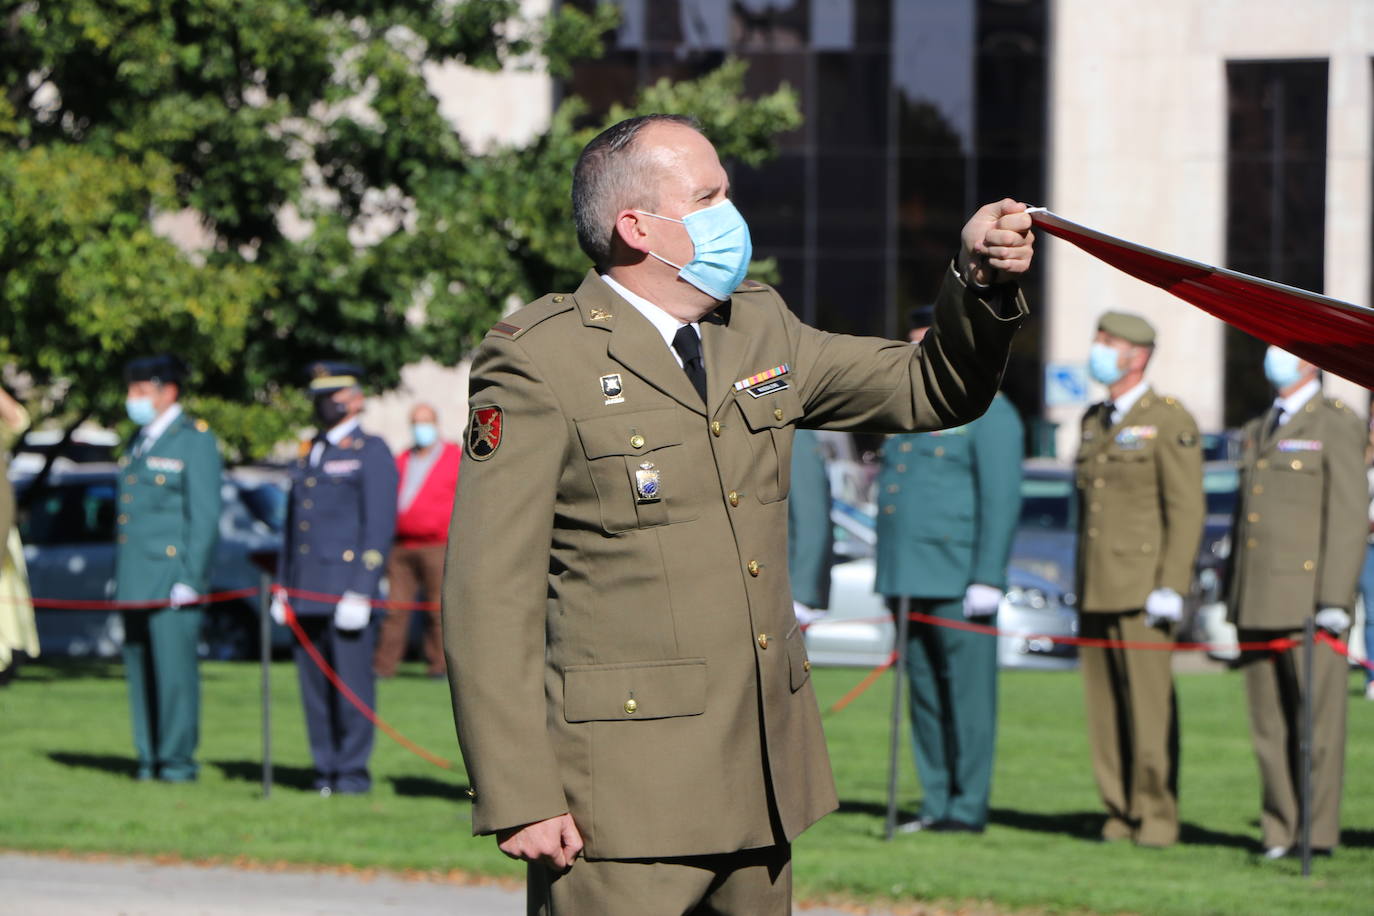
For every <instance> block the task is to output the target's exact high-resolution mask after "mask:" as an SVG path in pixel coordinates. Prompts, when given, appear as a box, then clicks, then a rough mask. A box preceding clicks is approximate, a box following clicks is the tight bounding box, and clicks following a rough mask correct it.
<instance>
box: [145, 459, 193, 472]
mask: <svg viewBox="0 0 1374 916" xmlns="http://www.w3.org/2000/svg"><path fill="white" fill-rule="evenodd" d="M147 464H148V470H150V471H167V472H169V473H172V474H180V473H181V472H182V470H183V469H184V468H185V467H186V462H184V461H182V460H181V459H180V458H159V457H157V456H149V457H148V462H147Z"/></svg>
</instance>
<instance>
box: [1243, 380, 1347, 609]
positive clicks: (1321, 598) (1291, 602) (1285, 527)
mask: <svg viewBox="0 0 1374 916" xmlns="http://www.w3.org/2000/svg"><path fill="white" fill-rule="evenodd" d="M1266 419H1267V414H1266V416H1262V417H1257V418H1255V419H1254V420H1251V421H1250V422H1249V423H1247V424H1245V428H1244V450H1243V452H1242V455H1241V478H1240V502H1239V503H1238V506H1237V513H1236V524H1235V528H1234V529H1233V532H1232V535H1231V540H1232V547H1231V551H1232V553H1231V570H1230V575H1229V577H1228V593H1229V597H1230V601H1229V613H1230V619H1231V621H1232V622H1233V623H1235V624H1237V625H1238V626H1240V627H1244V628H1246V629H1253V630H1292V629H1297V628H1299V627H1301V626H1302V625H1303V622H1304V621H1305V620H1306V619H1307V618H1308V617H1310V616H1311V615H1312V614H1313V613H1314V612H1315V611H1316V610H1317V608H1318V607H1340V608H1345V609H1346V610H1347V611H1353V610H1354V607H1355V584H1356V581H1357V580H1358V579H1359V575H1360V568H1361V564H1362V563H1363V562H1364V553H1365V547H1366V542H1365V535H1366V531H1367V527H1366V526H1367V521H1366V515H1365V511H1366V507H1367V506H1368V498H1369V497H1368V494H1367V490H1366V480H1365V474H1364V441H1365V432H1364V424H1363V423H1362V422H1361V421H1360V419H1359V418H1358V417H1357V416H1355V414H1354V413H1353V412H1352V411H1351V410H1350V408H1349V407H1346V406H1345V405H1343V404H1342V403H1341V402H1340V401H1333V400H1331V399H1330V398H1324V397H1322V396H1321V395H1316V396H1314V397H1313V398H1312V399H1311V400H1310V401H1308V402H1307V404H1306V405H1304V406H1303V407H1302V408H1301V409H1300V410H1299V411H1298V412H1297V414H1296V415H1294V416H1293V418H1292V419H1291V420H1289V421H1288V422H1287V423H1285V424H1284V425H1283V426H1280V427H1279V428H1278V429H1277V430H1275V432H1274V433H1273V434H1272V435H1271V436H1269V437H1267V438H1266V437H1265V436H1264V435H1263V433H1264V424H1265V422H1266Z"/></svg>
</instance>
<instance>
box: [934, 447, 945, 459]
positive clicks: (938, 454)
mask: <svg viewBox="0 0 1374 916" xmlns="http://www.w3.org/2000/svg"><path fill="white" fill-rule="evenodd" d="M944 456H945V449H944V446H940V447H938V448H936V449H935V457H936V458H943V457H944Z"/></svg>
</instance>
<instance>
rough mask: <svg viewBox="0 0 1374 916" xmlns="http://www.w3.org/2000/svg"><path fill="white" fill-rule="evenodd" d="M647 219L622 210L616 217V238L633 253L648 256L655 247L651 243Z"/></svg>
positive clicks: (635, 213)
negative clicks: (636, 252) (646, 224)
mask: <svg viewBox="0 0 1374 916" xmlns="http://www.w3.org/2000/svg"><path fill="white" fill-rule="evenodd" d="M646 229H647V227H646V226H645V217H644V216H643V214H641V213H638V212H636V211H634V210H621V211H620V212H619V213H617V214H616V216H615V234H616V237H617V238H619V239H620V241H621V242H622V243H623V244H624V245H625V247H627V248H629V249H630V250H632V251H638V252H639V253H640V254H648V253H649V249H650V248H652V247H653V245H651V244H650V243H649V236H648V232H647V231H646Z"/></svg>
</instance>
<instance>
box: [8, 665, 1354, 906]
mask: <svg viewBox="0 0 1374 916" xmlns="http://www.w3.org/2000/svg"><path fill="white" fill-rule="evenodd" d="M202 670H203V678H204V691H205V697H204V717H203V722H202V728H203V730H204V734H203V736H202V740H201V760H202V762H203V767H204V768H203V772H202V775H201V780H200V782H199V783H197V784H192V785H166V784H161V783H137V782H134V781H133V780H132V778H131V775H132V771H133V761H132V759H131V756H130V743H129V735H128V722H127V713H126V707H125V697H124V684H123V680H122V675H121V670H120V668H119V666H117V665H109V664H99V663H84V664H63V665H37V664H35V665H31V666H29V667H27V668H25V669H24V672H23V674H22V675H21V676H20V678H19V679H18V680H17V681H16V682H15V683H14V684H12V685H11V686H10V687H9V688H7V689H4V690H0V774H3V783H2V785H3V787H4V792H3V801H0V805H2V806H3V807H2V808H0V811H2V812H3V814H0V846H3V847H6V848H10V849H24V850H72V851H78V852H110V853H121V854H139V855H155V854H172V855H175V856H179V857H183V858H188V859H214V860H220V861H226V860H228V861H232V860H236V859H240V860H252V861H259V862H280V861H286V862H295V863H324V864H330V865H345V866H352V867H356V868H385V869H395V870H408V869H419V870H425V871H441V872H447V871H451V870H461V871H464V872H469V873H481V874H487V875H496V876H509V877H517V876H519V875H520V874H521V867H520V866H518V865H517V864H515V863H514V862H511V861H509V860H507V859H505V858H504V857H503V856H501V855H500V854H499V853H498V852H497V851H496V848H495V844H494V843H493V842H492V841H491V840H490V839H489V838H482V839H474V838H472V836H471V835H470V833H471V831H470V821H469V811H468V806H467V803H466V801H465V798H464V795H463V789H464V788H465V780H464V778H463V775H462V770H461V768H459V769H457V770H455V771H453V772H449V771H444V770H441V769H438V768H436V767H434V766H432V765H430V764H428V763H425V762H424V761H422V760H419V759H418V758H416V757H414V756H412V755H410V754H409V753H407V752H406V751H404V750H403V749H401V748H400V747H399V746H397V745H396V744H394V743H393V742H391V741H390V740H388V739H386V738H385V737H383V736H381V735H380V734H379V736H378V743H377V751H376V754H375V756H374V758H373V773H374V777H375V779H376V788H375V789H374V791H373V792H372V794H371V795H370V796H367V797H348V798H344V797H335V798H330V799H321V798H319V797H317V796H315V795H313V794H311V793H310V792H309V791H308V790H307V788H306V787H307V786H308V775H309V769H308V768H309V757H308V753H307V750H306V745H305V738H304V727H303V724H302V719H301V712H300V708H299V705H298V699H297V693H296V684H295V673H294V670H293V668H292V667H291V666H290V664H289V663H284V664H277V665H275V666H274V668H273V672H272V675H273V685H274V688H273V696H274V706H273V710H274V712H273V715H274V727H273V741H274V747H275V748H276V763H277V774H276V775H277V780H276V787H275V789H274V791H273V793H272V796H271V798H270V799H263V798H262V797H261V789H260V785H259V782H258V780H259V769H258V767H259V761H260V759H261V758H260V754H259V747H260V746H259V740H260V739H259V731H258V727H259V726H258V704H259V696H258V680H257V679H258V670H257V668H256V667H255V666H253V665H248V664H241V663H237V664H236V663H208V664H206V665H205V666H204V667H203V669H202ZM403 670H404V673H403V675H402V676H400V677H397V678H395V679H393V680H390V681H385V682H383V683H382V685H381V687H380V690H381V701H380V705H381V712H382V714H383V715H384V716H386V717H387V718H388V719H389V720H390V721H391V722H392V723H393V724H394V725H396V727H398V728H399V729H400V730H401V731H402V732H403V733H405V734H406V735H407V736H409V737H410V738H412V739H414V740H415V741H418V742H419V743H420V744H422V745H424V746H425V747H427V748H428V749H430V750H432V751H435V752H437V753H438V754H440V755H441V756H443V757H448V758H452V759H455V760H456V758H457V747H456V742H455V741H454V739H453V727H452V721H451V719H450V714H449V705H448V696H447V688H446V686H445V685H444V684H443V683H442V682H440V681H432V680H429V679H427V678H424V677H421V676H419V671H418V667H415V666H410V667H407V668H405V669H403ZM815 674H816V678H815V680H816V686H817V690H818V692H819V695H820V700H821V703H822V704H823V705H829V704H830V703H832V702H834V701H835V700H836V699H838V698H839V697H840V696H841V695H842V694H843V693H844V692H845V691H846V690H848V689H849V688H850V687H851V686H853V685H854V684H855V683H856V682H857V681H858V679H859V677H860V676H861V672H857V671H852V670H818V671H816V672H815ZM1001 684H1002V688H1001V702H1002V714H1001V728H1000V734H999V747H998V758H997V771H996V782H995V786H994V792H993V813H992V824H991V826H990V827H989V829H988V831H987V833H986V834H984V835H982V836H978V837H975V836H967V835H934V834H912V835H904V836H900V837H899V838H898V839H896V840H895V841H893V842H891V843H886V842H884V841H883V839H882V831H883V813H884V803H885V802H884V798H885V796H884V791H885V785H886V761H885V755H886V747H887V737H886V728H887V726H886V722H887V703H888V699H889V697H890V695H891V682H890V681H889V680H886V679H884V680H882V681H879V683H878V684H877V685H876V686H875V687H874V688H873V689H872V690H870V691H869V692H868V693H867V694H865V695H864V696H863V697H862V698H861V699H860V700H859V701H857V702H856V703H854V704H853V705H852V706H850V707H849V708H848V709H846V710H845V711H843V712H841V713H840V714H838V715H836V716H833V717H830V718H828V719H827V720H826V729H827V733H828V736H829V741H830V748H831V757H832V759H833V761H834V765H835V774H836V778H837V780H838V784H839V793H840V798H841V800H842V801H841V805H842V807H841V811H840V812H838V813H836V814H833V815H831V816H830V817H828V818H826V819H825V820H823V821H822V822H821V823H820V824H818V825H817V826H815V827H813V828H812V829H811V830H810V831H809V832H807V833H806V834H805V835H804V836H803V837H802V839H801V840H800V841H799V842H798V843H797V845H796V849H795V856H796V888H797V896H798V898H799V899H806V898H813V899H815V898H848V899H852V900H872V901H875V902H877V901H884V900H894V899H895V900H900V901H907V902H910V901H913V900H919V901H941V902H946V903H948V902H963V901H982V902H983V903H984V905H987V904H989V903H990V904H991V905H992V906H993V907H1006V908H1007V909H1037V910H1045V911H1051V912H1060V911H1091V912H1097V913H1104V914H1105V913H1122V912H1134V913H1150V914H1155V913H1160V914H1166V913H1218V914H1222V913H1225V914H1230V913H1342V914H1344V913H1368V912H1371V911H1374V703H1368V702H1365V701H1363V700H1358V699H1353V698H1352V700H1351V710H1350V735H1351V738H1350V743H1349V749H1348V753H1347V765H1346V787H1345V804H1344V809H1343V818H1342V820H1343V823H1344V825H1345V832H1344V837H1343V845H1342V847H1341V848H1340V849H1338V850H1337V852H1336V855H1335V856H1334V857H1333V858H1331V859H1318V860H1316V862H1315V865H1314V871H1313V877H1312V878H1311V879H1309V880H1304V879H1303V878H1302V877H1301V875H1300V874H1299V865H1298V863H1297V862H1295V861H1291V860H1285V861H1282V862H1277V863H1271V862H1263V861H1261V860H1260V859H1259V857H1258V855H1257V852H1258V849H1257V846H1258V844H1257V838H1258V835H1259V831H1258V827H1257V823H1256V821H1257V815H1258V805H1259V787H1258V778H1257V775H1256V768H1255V763H1254V759H1253V757H1252V755H1251V751H1250V746H1249V739H1248V736H1247V734H1246V723H1245V712H1244V698H1243V695H1242V687H1241V682H1240V679H1239V677H1238V676H1235V675H1228V674H1194V675H1184V676H1180V677H1179V678H1178V686H1179V690H1180V693H1181V698H1180V705H1181V709H1182V717H1183V719H1182V722H1183V741H1182V746H1183V769H1182V814H1183V819H1184V826H1183V842H1182V843H1180V844H1179V845H1178V846H1176V847H1174V848H1172V849H1167V850H1149V849H1137V848H1135V847H1133V846H1131V845H1129V844H1119V843H1118V844H1112V845H1104V844H1099V843H1096V842H1094V841H1093V838H1094V837H1095V835H1096V832H1097V829H1098V826H1099V824H1100V815H1099V814H1098V805H1097V798H1096V794H1095V791H1094V789H1093V786H1092V777H1091V774H1090V771H1089V763H1088V748H1087V741H1086V737H1085V733H1084V726H1083V711H1082V695H1081V694H1082V690H1081V682H1080V680H1079V678H1078V676H1077V675H1076V674H1058V673H1054V674H1043V673H1008V674H1004V675H1003V677H1002V682H1001ZM1351 687H1352V690H1353V689H1354V687H1355V681H1354V680H1353V679H1352V682H1351ZM918 794H919V789H918V786H917V784H916V779H915V776H914V774H913V771H912V768H911V764H910V760H909V756H908V757H906V758H904V762H903V777H902V801H903V807H904V809H905V810H906V812H907V813H908V814H910V812H911V811H913V810H914V806H915V802H916V799H917V798H918Z"/></svg>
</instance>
